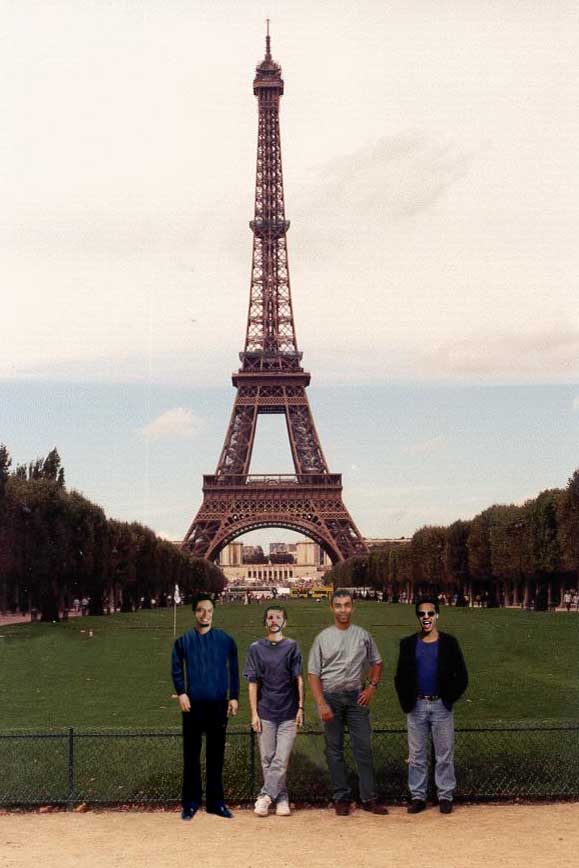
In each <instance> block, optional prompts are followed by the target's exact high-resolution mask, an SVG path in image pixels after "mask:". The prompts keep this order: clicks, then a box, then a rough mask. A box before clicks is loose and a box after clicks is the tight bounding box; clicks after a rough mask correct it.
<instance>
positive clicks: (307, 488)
mask: <svg viewBox="0 0 579 868" xmlns="http://www.w3.org/2000/svg"><path fill="white" fill-rule="evenodd" d="M283 89H284V83H283V80H282V78H281V67H280V66H279V64H277V63H276V62H275V61H274V60H273V59H272V56H271V40H270V35H269V22H268V30H267V36H266V51H265V58H264V60H263V61H262V62H261V63H260V64H259V65H258V66H257V69H256V76H255V79H254V82H253V92H254V94H255V96H256V97H257V103H258V112H259V123H258V136H257V171H256V181H255V212H254V219H253V220H252V221H251V222H250V224H249V226H250V228H251V231H252V233H253V260H252V265H251V288H250V296H249V313H248V317H247V331H246V337H245V349H244V351H243V352H242V353H240V354H239V358H240V361H241V366H240V368H239V370H238V371H237V373H234V374H233V377H232V381H233V385H234V386H235V388H236V389H237V394H236V397H235V402H234V405H233V412H232V414H231V419H230V422H229V428H228V430H227V434H226V436H225V443H224V445H223V450H222V452H221V456H220V458H219V463H218V465H217V470H216V472H215V474H213V475H211V476H209V475H206V476H204V477H203V503H202V505H201V508H200V509H199V512H198V513H197V515H196V516H195V518H194V519H193V522H192V524H191V526H190V528H189V530H188V531H187V534H186V536H185V539H184V540H183V543H182V547H183V548H184V549H185V550H187V551H189V552H191V554H193V555H196V556H198V557H204V558H207V559H209V560H213V559H215V558H216V557H217V555H218V554H219V552H220V551H221V549H222V548H224V546H226V545H227V544H228V543H230V542H231V541H232V540H233V539H235V538H236V537H238V536H240V535H241V534H242V533H246V532H248V531H251V530H255V529H258V528H264V527H283V528H288V529H289V530H293V531H298V532H300V533H303V534H305V535H306V536H307V537H309V538H310V539H312V540H314V541H315V542H317V543H318V544H319V545H320V546H321V547H322V549H323V550H324V551H325V552H327V554H328V555H329V557H330V559H331V560H332V562H333V563H336V562H337V561H341V560H344V559H345V558H348V557H350V556H352V555H354V554H359V553H361V552H364V551H366V544H365V542H364V539H363V538H362V536H361V535H360V532H359V530H358V528H357V527H356V525H355V524H354V522H353V520H352V518H351V516H350V514H349V513H348V510H347V509H346V507H345V505H344V502H343V500H342V477H341V475H340V474H339V473H330V471H329V469H328V465H327V463H326V459H325V458H324V453H323V452H322V447H321V445H320V440H319V437H318V433H317V431H316V428H315V425H314V420H313V417H312V412H311V410H310V405H309V402H308V398H307V395H306V387H307V386H308V385H309V383H310V375H309V373H307V372H306V371H304V369H303V368H302V366H301V361H302V353H301V352H299V351H298V345H297V341H296V334H295V327H294V317H293V311H292V300H291V291H290V279H289V268H288V254H287V231H288V229H289V225H290V224H289V220H286V218H285V205H284V192H283V177H282V162H281V141H280V132H279V103H280V97H281V95H282V94H283ZM260 413H281V414H283V415H285V420H286V424H287V431H288V435H289V442H290V448H291V454H292V458H293V463H294V468H295V473H294V474H278V475H262V476H255V475H254V476H252V475H250V474H249V467H250V461H251V454H252V450H253V443H254V438H255V430H256V425H257V418H258V416H259V415H260Z"/></svg>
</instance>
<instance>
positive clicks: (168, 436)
mask: <svg viewBox="0 0 579 868" xmlns="http://www.w3.org/2000/svg"><path fill="white" fill-rule="evenodd" d="M204 426H205V419H203V418H202V417H200V416H195V414H194V413H193V411H192V410H187V409H185V407H175V408H174V409H173V410H167V411H166V412H165V413H162V414H161V415H160V416H157V418H156V419H153V421H152V422H149V423H148V424H147V425H144V426H143V427H142V428H138V429H137V430H138V432H139V434H140V435H141V436H142V437H144V438H145V439H146V440H174V439H179V440H181V439H185V440H189V439H192V438H193V437H196V436H197V435H198V434H199V433H200V432H201V431H202V429H203V428H204Z"/></svg>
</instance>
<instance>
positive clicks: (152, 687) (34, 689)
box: [0, 600, 579, 732]
mask: <svg viewBox="0 0 579 868" xmlns="http://www.w3.org/2000/svg"><path fill="white" fill-rule="evenodd" d="M287 608H288V610H289V625H288V627H287V629H286V634H287V635H288V636H291V637H292V638H295V639H297V640H298V642H299V644H300V646H301V648H302V652H303V654H304V657H305V658H307V653H308V651H309V648H310V645H311V643H312V640H313V638H314V636H315V635H316V634H317V633H318V632H319V631H320V630H321V629H323V628H324V627H326V626H328V625H329V624H330V623H331V613H330V611H329V609H328V607H327V605H326V604H325V603H314V602H309V601H305V600H304V601H302V600H300V601H291V602H289V603H288V604H287ZM262 616H263V607H261V606H256V605H253V606H245V607H244V606H241V605H239V604H230V605H226V606H218V607H217V610H216V613H215V617H214V626H216V627H221V628H223V629H225V630H226V631H227V632H228V633H230V634H231V635H232V636H234V638H235V639H236V641H237V643H238V647H239V653H240V663H241V664H242V663H243V660H244V658H245V653H246V650H247V648H248V646H249V644H250V643H251V642H252V641H254V640H255V639H256V638H258V637H260V636H262V635H263V628H262V625H261V619H262ZM354 620H355V621H356V623H358V624H360V625H361V626H363V627H365V628H366V629H368V630H369V631H370V632H371V633H372V635H373V636H374V638H375V639H376V641H377V643H378V646H379V648H380V651H381V653H382V655H383V657H384V660H385V673H384V684H383V686H382V687H381V688H380V690H379V691H378V692H377V694H376V697H375V701H374V704H373V709H372V718H373V725H374V727H375V728H378V727H380V726H381V725H400V726H403V725H404V718H403V715H402V712H401V711H400V708H399V706H398V702H397V699H396V695H395V693H394V687H393V674H394V668H395V665H396V658H397V653H398V641H399V639H400V638H401V637H402V636H404V635H407V634H408V633H410V632H413V631H414V629H415V619H414V612H413V608H412V607H411V606H403V605H385V604H381V603H369V602H367V603H364V602H360V603H358V605H357V606H356V610H355V616H354ZM192 625H193V615H192V613H191V610H190V608H189V607H187V608H181V609H180V610H178V616H177V633H178V635H179V634H180V633H183V632H184V631H185V630H187V629H190V628H191V627H192ZM439 626H440V629H442V630H448V631H449V632H451V633H454V634H455V635H456V636H457V638H458V639H459V640H460V643H461V645H462V648H463V651H464V655H465V658H466V661H467V665H468V668H469V675H470V687H469V689H468V692H467V694H466V697H465V698H464V699H463V700H462V701H461V702H460V703H459V704H458V705H457V707H456V722H457V725H475V724H479V723H485V722H499V721H502V722H507V721H514V720H525V721H568V722H576V721H577V719H578V718H579V616H578V615H577V614H573V613H571V614H567V613H556V614H555V613H542V612H541V613H539V612H537V613H535V612H523V611H520V610H511V609H469V610H464V609H451V608H444V609H443V610H442V612H441V617H440V622H439ZM91 630H92V633H93V635H92V637H91V636H90V635H89V631H91ZM0 636H1V638H0V671H1V672H2V676H1V679H2V696H3V702H2V717H1V723H0V729H1V730H2V731H3V732H9V731H11V732H15V731H23V730H26V731H46V730H61V729H63V728H66V727H69V726H73V727H75V728H78V729H85V730H87V729H90V730H93V729H94V730H110V729H117V728H118V729H126V728H129V729H133V728H139V729H141V728H147V729H149V728H151V729H163V730H164V729H168V728H173V727H177V726H179V725H180V714H179V711H178V705H177V702H176V701H175V700H173V699H171V694H172V692H173V686H172V683H171V677H170V654H171V648H172V644H173V612H172V610H165V609H161V610H157V611H142V612H137V613H134V614H118V615H115V616H114V617H102V618H89V617H87V618H75V619H71V620H70V621H68V622H64V623H61V624H29V625H15V626H9V627H3V628H2V630H1V631H0ZM306 713H307V724H308V726H316V725H317V723H318V720H317V715H316V712H315V708H314V707H313V704H312V702H311V698H309V697H308V700H307V703H306ZM247 721H248V704H247V700H246V691H245V688H244V686H243V687H242V694H241V703H240V713H239V716H238V718H237V720H236V723H240V724H243V723H247Z"/></svg>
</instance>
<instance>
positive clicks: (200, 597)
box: [191, 593, 215, 612]
mask: <svg viewBox="0 0 579 868" xmlns="http://www.w3.org/2000/svg"><path fill="white" fill-rule="evenodd" d="M203 600H209V602H210V603H211V605H212V606H213V608H215V600H214V598H213V597H212V596H211V594H204V593H200V594H195V596H194V597H193V599H192V600H191V608H192V609H193V611H194V612H196V611H197V606H198V605H199V603H202V602H203Z"/></svg>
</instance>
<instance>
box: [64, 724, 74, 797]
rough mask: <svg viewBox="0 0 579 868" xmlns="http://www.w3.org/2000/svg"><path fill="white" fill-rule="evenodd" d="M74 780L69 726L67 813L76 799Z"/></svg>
mask: <svg viewBox="0 0 579 868" xmlns="http://www.w3.org/2000/svg"><path fill="white" fill-rule="evenodd" d="M74 778H75V774H74V729H73V727H72V726H71V727H70V728H69V730H68V802H67V806H66V808H67V810H68V811H72V809H73V808H74V802H75V798H76V794H75V780H74Z"/></svg>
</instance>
